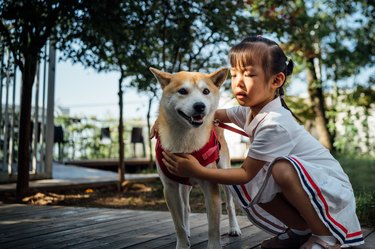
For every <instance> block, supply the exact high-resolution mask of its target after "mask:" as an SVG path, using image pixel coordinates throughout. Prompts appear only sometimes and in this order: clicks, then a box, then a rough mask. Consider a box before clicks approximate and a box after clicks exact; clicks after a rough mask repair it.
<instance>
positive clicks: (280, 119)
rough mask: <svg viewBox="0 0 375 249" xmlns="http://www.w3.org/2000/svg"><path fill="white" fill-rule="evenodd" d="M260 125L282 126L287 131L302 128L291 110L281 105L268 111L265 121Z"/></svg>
mask: <svg viewBox="0 0 375 249" xmlns="http://www.w3.org/2000/svg"><path fill="white" fill-rule="evenodd" d="M259 125H260V126H280V127H282V128H284V129H285V130H287V131H290V132H293V131H295V130H296V129H301V125H300V124H299V123H298V122H297V121H296V120H295V119H294V117H293V115H292V114H291V113H290V111H289V110H287V109H285V108H284V107H281V108H279V109H276V110H272V111H270V112H268V113H267V115H266V117H265V118H264V122H262V124H259Z"/></svg>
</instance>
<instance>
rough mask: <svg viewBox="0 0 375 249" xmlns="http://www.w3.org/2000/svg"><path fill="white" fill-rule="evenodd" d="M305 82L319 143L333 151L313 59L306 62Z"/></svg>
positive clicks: (320, 83) (319, 81) (321, 89)
mask: <svg viewBox="0 0 375 249" xmlns="http://www.w3.org/2000/svg"><path fill="white" fill-rule="evenodd" d="M307 81H308V92H309V96H310V101H311V104H312V107H313V110H314V113H315V124H316V128H317V131H318V135H319V141H320V143H322V144H323V145H324V146H325V147H326V148H327V149H329V150H333V138H332V137H331V134H330V133H329V130H328V119H327V117H326V115H325V114H326V108H325V105H324V96H323V88H322V82H321V80H320V79H318V77H317V74H316V71H315V67H314V59H313V58H311V59H308V61H307Z"/></svg>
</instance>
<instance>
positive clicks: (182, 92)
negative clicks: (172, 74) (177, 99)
mask: <svg viewBox="0 0 375 249" xmlns="http://www.w3.org/2000/svg"><path fill="white" fill-rule="evenodd" d="M178 93H179V94H181V95H186V94H188V91H187V90H186V89H185V88H181V89H180V90H178Z"/></svg>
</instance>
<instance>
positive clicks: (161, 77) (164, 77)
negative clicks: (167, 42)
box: [149, 67, 172, 89]
mask: <svg viewBox="0 0 375 249" xmlns="http://www.w3.org/2000/svg"><path fill="white" fill-rule="evenodd" d="M149 69H150V71H151V73H152V74H153V75H154V76H155V78H156V79H157V80H158V81H159V83H160V85H161V88H162V89H164V87H166V86H167V85H168V84H169V82H170V81H171V78H172V74H170V73H166V72H163V71H160V70H158V69H156V68H153V67H150V68H149Z"/></svg>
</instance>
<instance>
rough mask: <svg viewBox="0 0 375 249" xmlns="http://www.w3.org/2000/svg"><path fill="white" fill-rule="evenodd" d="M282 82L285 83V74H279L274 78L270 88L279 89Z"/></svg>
mask: <svg viewBox="0 0 375 249" xmlns="http://www.w3.org/2000/svg"><path fill="white" fill-rule="evenodd" d="M284 82H285V74H284V73H282V72H280V73H278V74H276V75H275V76H274V79H273V82H272V86H274V87H275V88H279V87H282V86H283V85H284Z"/></svg>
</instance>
